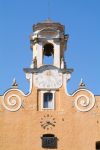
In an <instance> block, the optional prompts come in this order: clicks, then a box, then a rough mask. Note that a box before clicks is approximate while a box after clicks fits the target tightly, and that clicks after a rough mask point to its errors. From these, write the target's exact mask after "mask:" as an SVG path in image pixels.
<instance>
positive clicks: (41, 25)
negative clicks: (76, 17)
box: [33, 18, 65, 32]
mask: <svg viewBox="0 0 100 150" xmlns="http://www.w3.org/2000/svg"><path fill="white" fill-rule="evenodd" d="M44 28H54V29H56V30H60V31H61V32H64V29H65V27H64V25H62V24H60V23H59V22H54V21H53V20H51V19H50V18H48V19H46V20H44V21H43V22H39V23H37V24H35V25H33V31H37V30H41V29H44Z"/></svg>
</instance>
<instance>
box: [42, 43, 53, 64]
mask: <svg viewBox="0 0 100 150" xmlns="http://www.w3.org/2000/svg"><path fill="white" fill-rule="evenodd" d="M53 60H54V46H53V45H52V44H50V43H47V44H45V45H44V47H43V64H48V65H52V64H53Z"/></svg>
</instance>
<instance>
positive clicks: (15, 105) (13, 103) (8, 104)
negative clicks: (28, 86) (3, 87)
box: [2, 94, 22, 111]
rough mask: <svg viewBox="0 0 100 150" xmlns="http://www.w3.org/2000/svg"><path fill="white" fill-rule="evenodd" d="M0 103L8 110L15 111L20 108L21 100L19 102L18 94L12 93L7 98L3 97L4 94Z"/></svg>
mask: <svg viewBox="0 0 100 150" xmlns="http://www.w3.org/2000/svg"><path fill="white" fill-rule="evenodd" d="M2 104H3V106H4V108H5V109H7V110H9V111H17V110H19V109H20V107H21V105H22V102H21V98H20V97H19V96H18V95H16V94H12V95H10V96H8V97H7V98H5V96H4V97H3V101H2Z"/></svg>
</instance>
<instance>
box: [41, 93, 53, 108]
mask: <svg viewBox="0 0 100 150" xmlns="http://www.w3.org/2000/svg"><path fill="white" fill-rule="evenodd" d="M43 108H44V109H53V108H54V93H52V92H45V93H43Z"/></svg>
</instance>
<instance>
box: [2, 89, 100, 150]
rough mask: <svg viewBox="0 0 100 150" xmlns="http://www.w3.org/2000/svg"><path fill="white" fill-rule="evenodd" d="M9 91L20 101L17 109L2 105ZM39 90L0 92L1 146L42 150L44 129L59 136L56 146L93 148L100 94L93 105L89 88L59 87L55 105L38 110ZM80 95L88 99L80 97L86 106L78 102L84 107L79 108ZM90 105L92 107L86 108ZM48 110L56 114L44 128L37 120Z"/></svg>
mask: <svg viewBox="0 0 100 150" xmlns="http://www.w3.org/2000/svg"><path fill="white" fill-rule="evenodd" d="M12 94H15V95H18V96H19V97H20V98H21V101H22V106H21V107H20V108H19V109H18V110H17V111H10V110H7V109H6V108H5V105H7V98H8V97H9V96H10V95H12ZM38 94H39V91H38V90H37V89H36V88H35V87H33V89H32V92H31V93H30V94H29V95H24V94H23V93H22V92H21V91H19V90H17V89H10V90H8V91H7V92H6V93H5V95H2V96H0V150H43V148H42V146H41V145H42V140H41V137H42V135H43V134H47V133H50V134H55V136H56V137H57V138H58V147H57V149H58V150H95V143H96V141H100V97H99V96H95V103H94V105H93V106H92V103H93V102H92V101H93V100H92V98H93V97H91V93H89V91H88V90H85V89H80V90H78V91H77V92H75V93H74V94H73V95H68V94H66V93H65V90H64V88H63V87H62V88H60V89H59V90H57V91H56V93H55V109H54V110H41V107H40V105H41V100H40V98H41V96H38ZM80 95H85V96H87V97H88V98H89V103H85V102H84V101H83V104H84V105H85V106H79V107H81V109H82V110H84V111H80V110H78V108H77V107H76V104H75V101H76V99H77V97H79V96H80ZM3 101H4V102H5V105H4V103H3ZM9 102H11V101H9ZM12 104H13V106H10V109H12V107H15V105H14V102H13V103H12ZM16 105H18V103H16ZM89 105H91V106H92V108H90V110H88V111H85V109H86V108H89ZM8 107H9V105H7V108H8ZM38 108H39V109H38ZM48 114H49V116H51V115H52V116H53V117H54V118H55V120H56V126H55V127H52V129H51V128H50V129H48V130H47V129H43V128H42V127H41V124H40V122H41V118H44V115H45V116H47V115H48Z"/></svg>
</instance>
